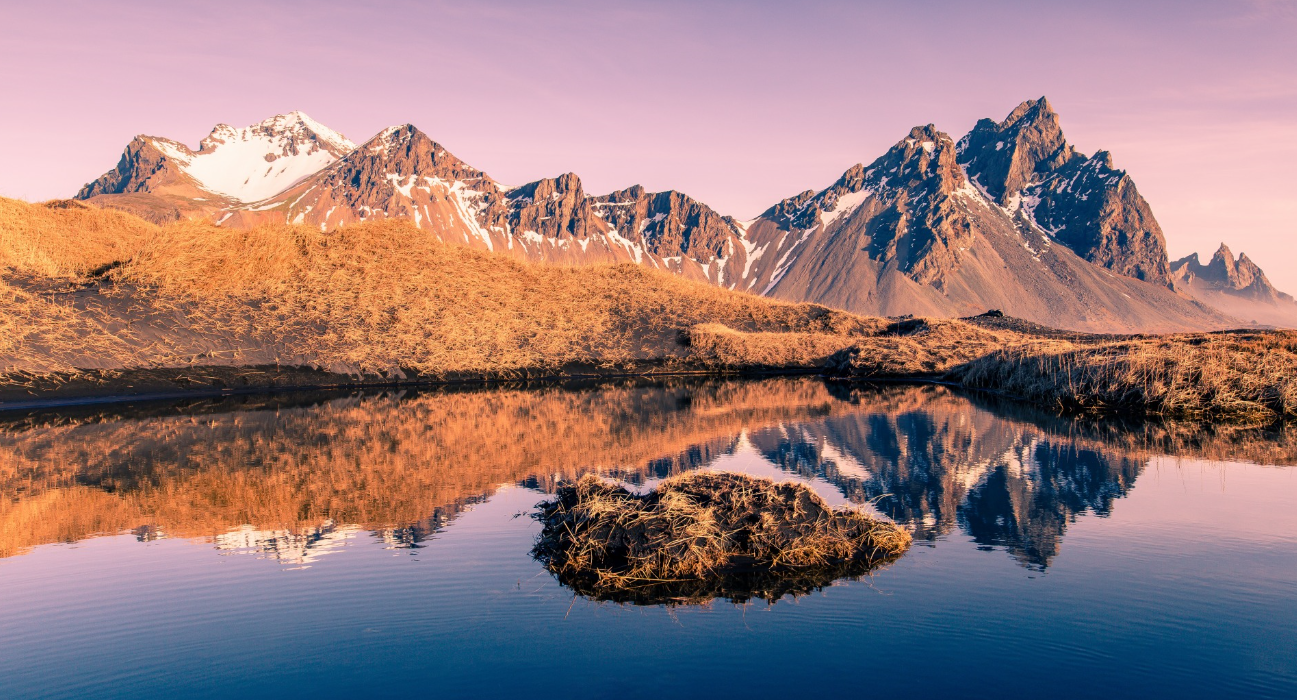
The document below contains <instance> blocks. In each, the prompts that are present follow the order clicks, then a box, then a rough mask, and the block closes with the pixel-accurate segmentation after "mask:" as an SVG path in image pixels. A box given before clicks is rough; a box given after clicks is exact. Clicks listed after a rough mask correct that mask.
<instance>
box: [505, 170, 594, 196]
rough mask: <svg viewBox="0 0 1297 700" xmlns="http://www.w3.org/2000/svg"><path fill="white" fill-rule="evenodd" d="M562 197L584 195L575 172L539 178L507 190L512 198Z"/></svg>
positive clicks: (579, 179)
mask: <svg viewBox="0 0 1297 700" xmlns="http://www.w3.org/2000/svg"><path fill="white" fill-rule="evenodd" d="M564 197H573V198H584V197H585V190H584V189H583V188H582V186H581V178H579V177H577V174H576V173H563V174H562V175H559V176H558V177H546V178H541V179H539V180H536V181H535V182H529V183H527V184H525V185H520V186H518V187H515V188H514V189H512V190H510V191H509V198H510V199H514V200H522V199H527V200H531V201H533V202H539V201H542V200H555V199H562V198H564Z"/></svg>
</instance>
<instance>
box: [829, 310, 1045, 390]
mask: <svg viewBox="0 0 1297 700" xmlns="http://www.w3.org/2000/svg"><path fill="white" fill-rule="evenodd" d="M1022 341H1023V338H1022V336H1019V335H1018V334H1016V333H1012V332H995V331H988V330H985V329H982V328H978V327H977V326H974V325H972V324H970V323H965V322H963V321H943V320H937V319H927V318H920V319H906V320H903V321H898V322H896V323H893V324H892V325H891V326H889V327H888V328H886V329H884V330H883V331H882V332H880V333H879V334H877V335H874V336H870V337H867V338H861V339H859V340H858V341H857V342H856V343H854V344H853V346H852V347H851V348H849V349H848V350H847V351H846V352H844V353H843V354H842V355H840V356H839V357H837V358H835V359H834V362H833V365H834V367H835V368H836V369H837V370H838V371H840V372H844V373H846V374H850V375H853V376H858V377H905V376H914V375H930V376H931V375H938V374H941V373H943V372H947V371H949V370H951V369H952V368H954V367H956V366H958V365H961V364H964V363H966V362H969V361H971V360H974V359H977V358H979V357H982V356H984V355H986V354H987V353H989V352H992V351H994V350H996V349H999V348H1002V347H1004V346H1005V345H1006V344H1008V343H1011V342H1022Z"/></svg>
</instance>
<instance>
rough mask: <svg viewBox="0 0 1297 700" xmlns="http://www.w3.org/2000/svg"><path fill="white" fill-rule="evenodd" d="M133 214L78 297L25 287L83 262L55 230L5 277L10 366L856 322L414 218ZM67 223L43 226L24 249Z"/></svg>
mask: <svg viewBox="0 0 1297 700" xmlns="http://www.w3.org/2000/svg"><path fill="white" fill-rule="evenodd" d="M16 206H18V207H19V208H21V207H26V208H27V209H28V210H29V211H28V212H27V213H28V214H29V215H30V216H29V218H30V219H31V220H32V221H33V222H36V223H32V224H31V225H30V226H28V227H27V228H28V229H30V228H33V227H35V226H36V225H37V224H41V225H45V224H47V223H48V222H47V221H46V220H45V218H43V214H42V215H41V216H37V215H36V210H38V209H39V207H38V206H37V205H25V204H22V203H18V204H17V205H16ZM19 213H20V214H21V212H19ZM100 214H102V215H103V216H104V217H111V218H112V219H113V220H116V219H117V218H119V217H122V216H125V215H123V214H120V213H117V212H100ZM9 215H10V216H18V215H17V214H13V213H12V212H11V213H10V214H9ZM139 224H140V226H142V227H145V228H146V229H148V230H151V234H150V235H149V236H147V237H146V239H145V240H144V241H143V243H141V244H140V245H139V246H138V247H137V249H136V250H135V252H134V253H133V254H132V255H131V256H130V258H129V259H124V260H122V261H120V262H121V263H122V264H121V265H120V267H118V268H117V269H114V270H112V271H111V273H110V274H108V275H107V276H106V278H105V279H96V280H88V279H83V280H82V281H83V282H84V283H85V287H84V288H83V289H81V290H79V291H78V292H77V293H76V294H70V295H64V296H55V295H52V294H45V293H43V291H44V290H42V289H32V290H31V291H28V288H33V287H34V286H37V285H31V284H27V285H26V287H24V286H23V284H21V283H23V282H24V279H25V278H24V279H20V277H19V275H18V273H26V274H29V275H30V274H40V275H48V274H51V272H50V271H51V270H56V269H57V270H78V269H83V268H84V267H85V265H84V264H82V263H81V262H79V261H78V260H74V259H73V258H72V257H69V255H70V254H69V253H68V251H66V250H64V249H63V248H60V247H58V246H54V245H52V244H51V245H49V246H46V247H45V248H41V249H39V250H36V251H35V252H31V251H28V252H27V253H25V254H24V255H25V257H24V258H23V259H24V260H27V261H29V262H28V264H26V267H22V266H18V267H15V268H13V270H14V273H13V274H11V276H10V280H9V283H10V285H11V286H13V287H15V288H16V289H19V291H18V292H16V293H14V294H11V295H8V296H9V297H11V298H10V299H9V300H8V301H4V302H0V303H2V304H3V306H0V317H3V318H5V319H6V320H5V321H4V322H5V323H8V324H9V325H10V326H15V327H16V326H19V325H21V326H23V327H24V328H30V329H32V330H28V331H23V332H19V333H16V334H14V336H13V337H12V338H11V340H10V341H9V342H8V344H7V345H6V346H5V347H4V348H0V372H17V371H29V372H48V371H72V370H75V369H77V368H83V367H85V366H86V365H85V362H86V357H87V355H88V354H90V355H93V356H94V359H95V360H96V364H94V365H92V366H94V367H107V368H114V367H120V368H126V367H165V366H177V367H183V366H187V365H191V364H203V363H209V364H254V363H269V364H292V365H297V364H300V365H309V366H314V367H319V368H323V369H327V370H330V371H335V372H342V373H350V374H357V375H359V374H373V375H383V376H393V375H401V374H403V373H406V372H410V371H413V372H417V373H419V374H422V375H432V376H437V375H441V376H444V375H448V374H495V375H500V374H504V375H508V374H511V373H519V372H524V371H528V370H536V369H545V370H552V369H556V368H560V367H563V366H565V365H572V364H584V365H592V366H602V367H616V366H625V365H627V364H629V363H633V362H636V361H672V360H681V359H684V358H687V356H688V350H687V348H685V347H684V345H683V344H682V343H681V342H680V341H681V339H682V337H683V335H684V334H685V333H686V332H687V330H688V329H689V328H690V327H692V326H694V325H697V324H699V323H724V324H726V325H727V326H730V327H733V328H737V329H742V330H749V331H780V332H784V331H793V332H838V333H840V332H844V331H846V332H850V331H851V329H852V328H853V327H855V326H857V325H859V324H860V320H859V319H858V318H857V317H854V316H851V315H850V314H845V313H842V312H837V311H832V310H829V309H825V308H823V307H818V306H814V305H810V304H787V303H782V302H775V301H771V300H767V299H762V298H759V297H755V296H752V295H748V294H739V293H733V292H729V291H726V290H723V289H719V288H717V287H714V286H711V285H707V284H702V283H695V282H690V281H686V280H683V279H681V278H679V277H676V276H674V275H670V274H667V273H662V272H657V271H653V270H649V269H646V268H644V267H641V266H637V265H632V264H624V265H617V266H594V267H582V268H574V267H556V266H543V265H530V264H525V263H520V262H517V261H514V260H510V259H507V258H504V257H501V256H493V255H490V254H488V253H483V252H478V251H474V250H470V249H467V248H464V247H461V246H455V245H446V244H442V243H440V242H438V241H436V240H434V239H432V238H430V237H429V236H428V235H427V234H426V233H425V232H423V231H421V230H419V229H417V228H415V227H414V226H412V225H411V224H409V223H408V222H403V221H386V222H376V223H367V224H360V225H353V226H348V227H345V228H342V229H338V230H336V231H331V232H321V231H319V230H316V229H313V228H310V227H306V226H287V225H283V226H270V225H268V226H262V227H258V228H255V229H251V230H247V229H227V228H221V227H217V226H213V225H210V224H206V223H199V222H192V221H188V222H179V223H175V224H169V225H167V226H163V227H153V226H151V225H150V224H145V223H143V222H139ZM51 225H52V224H51ZM24 230H26V229H24ZM101 230H105V231H106V230H107V229H106V228H103V227H100V228H99V229H95V230H94V231H91V235H98V233H97V232H99V231H101ZM105 235H107V234H105ZM56 238H58V237H56V236H37V237H35V239H34V242H32V244H31V246H29V247H33V246H35V247H37V248H39V247H40V246H41V245H44V243H45V242H48V241H52V240H55V239H56ZM59 240H61V239H59ZM60 256H62V257H60ZM46 260H54V261H56V262H54V263H48V264H47V263H45V262H42V261H46ZM32 261H35V262H32ZM38 262H39V263H40V264H37V263H38ZM78 266H79V267H78Z"/></svg>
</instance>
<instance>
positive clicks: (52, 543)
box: [0, 378, 1297, 700]
mask: <svg viewBox="0 0 1297 700" xmlns="http://www.w3.org/2000/svg"><path fill="white" fill-rule="evenodd" d="M1295 433H1297V431H1294V430H1291V429H1290V430H1287V431H1285V432H1281V433H1278V434H1259V433H1254V432H1247V431H1241V432H1240V431H1236V432H1231V431H1227V430H1223V429H1218V430H1215V431H1212V432H1208V433H1202V432H1195V431H1193V430H1189V429H1187V428H1183V427H1177V426H1151V425H1112V424H1093V423H1082V422H1074V421H1068V420H1063V419H1060V418H1057V417H1052V416H1049V415H1047V414H1043V413H1036V412H1033V411H1030V410H1027V409H1025V408H1023V407H1021V406H1015V405H1013V404H1007V403H998V402H991V401H989V400H988V399H985V398H981V397H976V396H970V395H966V394H961V393H956V392H954V391H951V390H948V389H945V388H942V387H936V386H881V387H870V386H852V385H837V384H829V383H826V382H824V381H822V380H819V379H813V378H792V379H789V378H783V379H768V380H745V381H739V380H735V381H719V380H713V381H685V380H678V381H677V380H669V381H663V382H648V383H643V382H641V383H635V382H628V383H620V384H600V385H598V386H588V387H563V388H558V387H548V388H540V389H526V388H517V389H511V388H492V389H481V390H456V391H423V392H412V391H411V392H394V393H393V392H389V393H376V394H369V395H332V396H330V395H302V396H294V395H276V396H263V397H240V398H234V399H225V400H219V401H218V400H211V401H206V400H203V401H190V402H187V403H184V404H142V405H138V406H133V407H126V406H116V407H109V408H103V407H100V408H95V409H84V408H83V409H68V410H66V411H59V412H43V413H34V414H28V415H5V414H0V698H38V697H39V698H84V697H96V698H98V697H106V698H112V697H123V698H201V697H240V698H254V697H270V698H283V697H312V698H355V697H396V698H399V697H429V696H443V697H481V698H494V697H510V698H517V697H567V698H597V697H607V698H618V699H623V700H624V699H627V698H654V699H655V700H661V699H662V698H679V697H705V698H729V697H735V698H767V697H768V698H781V699H785V700H786V699H787V698H795V697H805V696H818V695H821V694H829V695H836V696H839V697H843V696H847V695H850V696H861V695H864V696H870V695H878V696H881V697H903V698H921V697H943V698H952V697H954V698H982V697H985V698H1006V697H1031V698H1042V697H1046V698H1072V697H1075V698H1095V697H1104V698H1148V697H1173V698H1181V699H1182V698H1221V697H1256V698H1265V697H1273V698H1293V697H1297V468H1294V467H1291V466H1285V465H1289V464H1293V463H1294V462H1297V434H1295ZM694 469H713V470H733V471H741V472H746V473H749V474H755V475H761V476H767V477H772V478H775V479H780V480H799V481H802V482H804V483H806V484H808V485H810V486H811V487H812V488H814V489H815V490H816V491H817V492H818V493H820V494H821V495H822V496H824V497H825V498H826V499H829V500H830V501H831V502H833V503H847V502H850V503H856V504H861V505H862V506H864V507H867V508H872V509H875V510H876V511H878V512H879V513H881V514H883V515H886V516H888V517H891V518H893V519H895V520H896V521H897V522H900V523H902V524H904V525H906V526H908V527H910V528H911V529H912V530H913V532H914V533H915V546H914V547H913V548H912V549H911V550H910V551H909V552H908V553H907V554H905V555H904V556H903V557H901V559H900V560H898V561H897V562H896V563H894V564H892V565H890V566H888V567H886V568H884V569H881V570H879V571H876V572H874V573H873V574H872V575H871V576H869V577H867V578H864V579H861V580H858V581H841V582H839V583H838V584H837V585H834V586H831V587H828V588H826V589H824V590H822V591H819V592H815V593H811V594H809V595H805V596H802V597H799V598H792V597H786V598H784V599H782V600H780V601H778V602H777V603H775V604H773V605H769V604H767V603H765V602H761V601H757V602H753V603H749V604H746V605H737V604H734V603H731V602H727V601H723V600H720V601H713V602H712V603H711V604H709V605H705V606H673V607H666V606H643V607H636V606H629V605H627V606H623V605H618V604H613V603H606V602H604V603H600V602H596V601H592V600H588V599H585V598H582V597H579V596H574V595H573V593H572V592H571V591H570V590H568V589H566V588H564V587H563V586H561V585H560V584H558V583H557V582H556V581H555V580H554V579H553V577H552V576H550V574H549V573H548V572H546V571H545V570H544V569H543V568H542V567H541V565H540V564H538V563H536V562H535V561H534V560H533V559H532V558H531V555H530V550H531V547H532V544H533V542H534V539H535V537H536V534H537V532H538V529H539V525H538V524H537V523H536V522H535V521H534V520H532V519H531V518H530V517H528V515H529V514H530V513H531V512H532V508H533V506H534V505H535V504H536V503H537V502H538V501H540V500H542V499H544V498H545V497H546V494H547V492H550V491H552V490H553V489H554V487H555V485H556V484H558V483H561V482H563V481H566V480H570V479H573V478H576V477H578V476H580V475H581V474H584V473H587V472H592V471H593V472H599V473H602V474H605V475H607V476H609V477H612V478H617V479H621V480H624V481H625V482H627V483H628V484H629V485H631V486H632V487H633V488H636V489H647V488H651V487H652V486H653V484H654V483H656V482H657V481H658V480H660V479H662V478H664V477H666V476H669V475H672V474H676V473H681V472H684V471H688V470H694Z"/></svg>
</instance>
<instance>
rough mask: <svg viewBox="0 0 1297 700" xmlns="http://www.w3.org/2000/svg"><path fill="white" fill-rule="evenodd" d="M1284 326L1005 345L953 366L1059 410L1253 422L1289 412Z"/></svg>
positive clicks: (1291, 397)
mask: <svg viewBox="0 0 1297 700" xmlns="http://www.w3.org/2000/svg"><path fill="white" fill-rule="evenodd" d="M1294 337H1297V334H1294V333H1291V332H1289V333H1284V332H1271V333H1233V334H1230V333H1215V334H1204V335H1194V336H1169V337H1163V338H1149V339H1141V340H1133V341H1125V342H1117V343H1110V344H1105V345H1095V346H1081V347H1075V346H1073V347H1071V348H1070V349H1063V350H1061V351H1052V352H1042V351H1041V350H1040V349H1039V348H1034V347H1031V346H1022V347H1011V348H1007V349H1004V350H999V351H997V352H994V353H991V354H989V355H987V356H986V357H984V358H981V359H979V360H976V361H974V362H972V363H969V364H968V365H967V366H965V367H962V368H960V369H959V371H958V372H957V373H956V375H957V377H958V378H959V380H960V381H961V382H962V383H963V384H964V385H965V386H970V387H978V388H990V389H996V390H999V391H1003V392H1006V393H1009V394H1013V395H1016V396H1020V397H1023V398H1027V399H1030V400H1032V401H1035V402H1036V403H1041V404H1045V405H1047V406H1052V407H1055V408H1060V409H1064V410H1073V411H1075V410H1080V411H1086V412H1103V413H1127V414H1137V415H1138V414H1143V415H1149V416H1158V417H1162V418H1173V419H1193V420H1207V421H1212V420H1219V421H1227V422H1233V423H1245V424H1246V423H1252V424H1262V423H1270V422H1274V421H1277V420H1291V419H1293V418H1297V353H1294V352H1293V350H1292V341H1293V338H1294Z"/></svg>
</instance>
